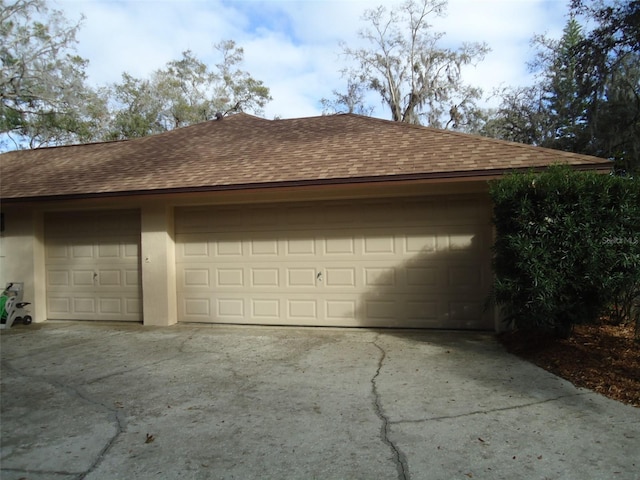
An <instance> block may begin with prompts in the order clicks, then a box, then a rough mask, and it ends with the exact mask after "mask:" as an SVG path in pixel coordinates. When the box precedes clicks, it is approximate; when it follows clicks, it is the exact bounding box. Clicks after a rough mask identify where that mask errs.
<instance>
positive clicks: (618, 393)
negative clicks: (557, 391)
mask: <svg viewBox="0 0 640 480" xmlns="http://www.w3.org/2000/svg"><path fill="white" fill-rule="evenodd" d="M498 339H499V341H500V342H501V343H502V344H503V345H504V346H505V348H506V349H507V351H509V352H511V353H513V354H515V355H517V356H519V357H522V358H524V359H526V360H528V361H530V362H532V363H534V364H536V365H538V366H539V367H542V368H544V369H545V370H548V371H549V372H552V373H554V374H555V375H558V376H559V377H562V378H564V379H566V380H568V381H570V382H571V383H573V384H574V385H576V386H578V387H584V388H588V389H590V390H593V391H595V392H598V393H601V394H602V395H605V396H607V397H609V398H613V399H615V400H618V401H620V402H624V403H628V404H630V405H633V406H635V407H640V342H639V341H637V340H635V339H634V328H633V326H631V325H611V324H608V323H607V322H606V321H602V322H600V323H599V324H596V325H578V326H576V327H575V328H574V330H573V333H572V334H571V337H570V338H568V339H566V340H565V339H558V338H554V337H552V336H548V335H541V334H532V333H530V332H523V331H513V332H506V333H502V334H499V335H498Z"/></svg>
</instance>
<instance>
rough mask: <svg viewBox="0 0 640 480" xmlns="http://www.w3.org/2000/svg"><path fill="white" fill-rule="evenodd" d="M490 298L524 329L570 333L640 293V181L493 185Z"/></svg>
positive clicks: (535, 178)
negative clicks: (627, 295)
mask: <svg viewBox="0 0 640 480" xmlns="http://www.w3.org/2000/svg"><path fill="white" fill-rule="evenodd" d="M490 194H491V197H492V200H493V204H494V224H495V228H496V243H495V245H494V263H493V267H494V273H495V281H494V288H493V293H492V299H493V300H494V301H495V302H496V304H497V305H499V306H500V307H501V309H502V312H503V313H504V314H505V320H506V321H509V322H513V323H515V326H516V327H518V328H535V329H540V330H547V331H553V332H555V333H556V334H558V335H560V336H567V335H569V333H570V331H571V328H572V326H573V325H574V324H579V323H587V322H592V321H594V320H596V319H597V318H598V317H599V316H600V315H601V314H602V313H603V311H604V310H605V309H606V308H607V307H608V306H609V305H611V304H612V303H613V302H614V301H615V298H618V297H619V296H620V295H621V293H622V292H625V291H626V292H628V291H630V290H632V289H634V288H638V287H640V181H638V180H634V179H631V178H628V177H619V176H613V175H606V174H599V173H595V172H576V171H573V170H572V169H571V168H569V167H567V166H563V165H558V166H554V167H551V168H549V169H547V170H546V171H545V172H542V173H534V172H531V173H527V174H511V175H508V176H506V177H504V178H502V179H500V180H496V181H493V182H491V184H490Z"/></svg>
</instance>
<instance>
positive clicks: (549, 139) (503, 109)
mask: <svg viewBox="0 0 640 480" xmlns="http://www.w3.org/2000/svg"><path fill="white" fill-rule="evenodd" d="M583 38H584V37H583V36H582V32H581V26H580V24H579V23H578V22H577V21H576V20H575V19H574V18H571V19H570V20H569V21H568V22H567V24H566V26H565V28H564V31H563V35H562V38H560V39H559V40H555V39H550V38H547V37H545V36H543V35H538V36H536V37H534V39H533V42H532V43H533V44H534V45H535V46H537V47H538V51H537V54H536V57H535V60H534V61H533V62H531V63H530V64H529V68H530V70H532V71H534V72H536V73H537V80H538V81H537V82H536V83H535V84H534V85H531V86H527V87H515V88H514V87H511V88H505V89H503V90H502V91H501V92H499V93H498V95H499V96H500V97H501V99H502V103H501V105H500V107H499V108H498V110H497V111H496V112H495V113H494V115H493V117H492V118H491V119H490V120H488V121H487V123H486V124H485V125H484V126H483V127H482V128H481V130H480V133H481V134H483V135H488V136H494V137H497V138H502V139H504V140H510V141H515V142H521V143H528V144H532V145H538V146H543V147H549V148H557V149H559V150H568V151H573V152H581V151H584V149H585V148H586V143H587V140H586V138H585V136H586V119H585V108H586V104H585V101H584V99H583V98H582V97H581V96H580V94H579V86H578V81H577V78H576V71H577V70H576V69H577V66H576V59H575V56H574V54H573V51H574V49H575V48H576V46H577V45H578V44H579V43H580V42H581V41H582V39H583Z"/></svg>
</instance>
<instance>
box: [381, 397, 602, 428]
mask: <svg viewBox="0 0 640 480" xmlns="http://www.w3.org/2000/svg"><path fill="white" fill-rule="evenodd" d="M591 394H592V392H584V393H574V394H571V395H560V396H557V397H553V398H547V399H545V400H539V401H537V402H529V403H523V404H520V405H512V406H510V407H500V408H491V409H488V410H474V411H471V412H466V413H460V414H458V415H442V416H440V417H429V418H417V419H408V420H396V421H395V422H393V423H394V424H396V425H400V424H411V423H426V422H434V421H438V420H453V419H456V418H464V417H471V416H474V415H486V414H489V413H496V412H504V411H508V410H518V409H521V408H528V407H534V406H536V405H542V404H545V403H549V402H556V401H558V400H562V399H563V398H573V397H581V396H585V395H591Z"/></svg>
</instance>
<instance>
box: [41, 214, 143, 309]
mask: <svg viewBox="0 0 640 480" xmlns="http://www.w3.org/2000/svg"><path fill="white" fill-rule="evenodd" d="M45 245H46V248H45V270H46V288H47V316H48V318H49V319H51V320H116V321H142V306H141V283H140V280H141V279H140V255H139V250H140V248H139V245H140V213H139V212H138V211H131V210H126V211H108V212H56V213H50V214H46V215H45Z"/></svg>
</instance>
